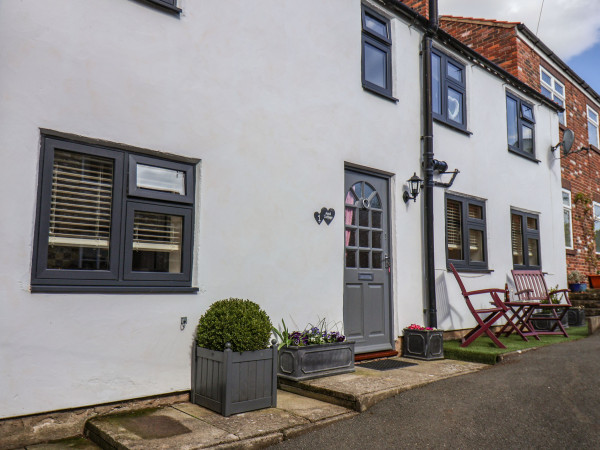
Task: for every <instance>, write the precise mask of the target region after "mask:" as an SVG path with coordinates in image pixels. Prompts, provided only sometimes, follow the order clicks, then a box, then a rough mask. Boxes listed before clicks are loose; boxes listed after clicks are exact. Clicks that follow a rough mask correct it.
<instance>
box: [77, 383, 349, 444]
mask: <svg viewBox="0 0 600 450" xmlns="http://www.w3.org/2000/svg"><path fill="white" fill-rule="evenodd" d="M356 414H357V413H356V412H353V411H349V410H347V409H345V408H341V407H339V406H337V405H332V404H328V403H324V402H320V401H318V400H314V399H310V398H306V397H301V396H297V395H294V394H291V393H288V392H282V391H279V392H278V406H277V408H268V409H262V410H257V411H251V412H248V413H242V414H236V415H233V416H230V417H223V416H221V415H220V414H217V413H214V412H212V411H209V410H208V409H205V408H202V407H200V406H198V405H194V404H192V403H178V404H174V405H171V406H166V407H161V408H153V409H147V410H143V411H137V412H133V413H124V414H116V415H109V416H102V417H97V418H94V419H91V420H90V421H88V423H87V424H86V434H87V436H88V437H89V438H90V439H91V440H92V441H93V442H95V443H97V444H98V445H100V446H101V447H103V448H118V449H131V450H138V449H140V450H141V449H143V450H146V449H149V450H150V449H172V448H177V449H195V448H207V447H210V448H231V449H233V448H262V447H265V446H268V445H273V444H276V443H277V442H281V441H282V440H284V439H289V438H291V437H295V436H298V435H300V434H303V433H306V432H308V431H311V430H314V429H316V428H320V427H323V426H326V425H329V424H331V423H333V422H337V421H339V420H344V419H347V418H350V417H353V416H354V415H356Z"/></svg>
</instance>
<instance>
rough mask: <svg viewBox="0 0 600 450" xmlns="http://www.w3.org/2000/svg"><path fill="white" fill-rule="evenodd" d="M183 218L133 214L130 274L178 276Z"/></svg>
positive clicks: (138, 212)
mask: <svg viewBox="0 0 600 450" xmlns="http://www.w3.org/2000/svg"><path fill="white" fill-rule="evenodd" d="M182 229H183V217H181V216H174V215H170V214H157V213H149V212H144V211H136V212H135V215H134V219H133V258H132V268H131V269H132V271H134V272H168V273H180V272H181V246H182Z"/></svg>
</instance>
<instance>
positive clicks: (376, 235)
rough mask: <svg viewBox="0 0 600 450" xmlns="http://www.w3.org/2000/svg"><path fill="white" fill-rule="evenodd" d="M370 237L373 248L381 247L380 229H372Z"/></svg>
mask: <svg viewBox="0 0 600 450" xmlns="http://www.w3.org/2000/svg"><path fill="white" fill-rule="evenodd" d="M371 239H373V242H372V246H373V248H382V247H381V231H372V232H371Z"/></svg>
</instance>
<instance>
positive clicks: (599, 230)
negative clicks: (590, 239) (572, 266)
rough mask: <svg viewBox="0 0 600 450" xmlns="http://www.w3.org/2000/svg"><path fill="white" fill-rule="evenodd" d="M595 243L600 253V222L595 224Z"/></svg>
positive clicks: (597, 251)
mask: <svg viewBox="0 0 600 450" xmlns="http://www.w3.org/2000/svg"><path fill="white" fill-rule="evenodd" d="M594 241H595V242H596V253H600V222H598V221H595V222H594Z"/></svg>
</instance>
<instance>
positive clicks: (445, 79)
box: [431, 48, 467, 131]
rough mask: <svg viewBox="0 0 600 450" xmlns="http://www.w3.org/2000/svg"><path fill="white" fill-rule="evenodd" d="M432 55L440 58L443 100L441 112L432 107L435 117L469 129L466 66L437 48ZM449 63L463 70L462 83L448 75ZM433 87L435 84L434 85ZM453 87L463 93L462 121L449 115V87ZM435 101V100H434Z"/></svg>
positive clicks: (441, 98) (461, 128) (441, 100)
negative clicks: (436, 111) (457, 120)
mask: <svg viewBox="0 0 600 450" xmlns="http://www.w3.org/2000/svg"><path fill="white" fill-rule="evenodd" d="M431 54H432V55H431V57H432V58H433V55H436V56H437V57H438V58H440V102H441V105H440V107H441V111H442V112H441V114H438V113H435V112H433V105H432V107H431V110H432V115H433V118H434V119H436V120H438V121H440V122H443V123H445V124H447V125H450V126H452V127H455V128H459V129H460V130H463V131H467V73H466V66H465V65H464V64H463V63H461V62H459V61H457V60H456V59H454V58H452V57H450V56H448V55H446V54H445V53H443V52H441V51H439V50H438V49H437V48H432V49H431ZM448 63H451V64H453V65H455V66H456V67H458V68H460V69H461V70H462V78H463V80H462V83H459V82H458V81H456V80H455V79H454V78H451V77H449V76H448ZM431 82H432V83H433V76H432V78H431ZM432 88H433V86H432ZM449 88H452V89H454V90H455V91H457V92H459V93H461V94H462V96H463V97H462V99H463V101H462V122H463V123H459V122H456V121H454V120H452V119H450V118H449V117H448V89H449ZM432 101H433V100H432Z"/></svg>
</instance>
